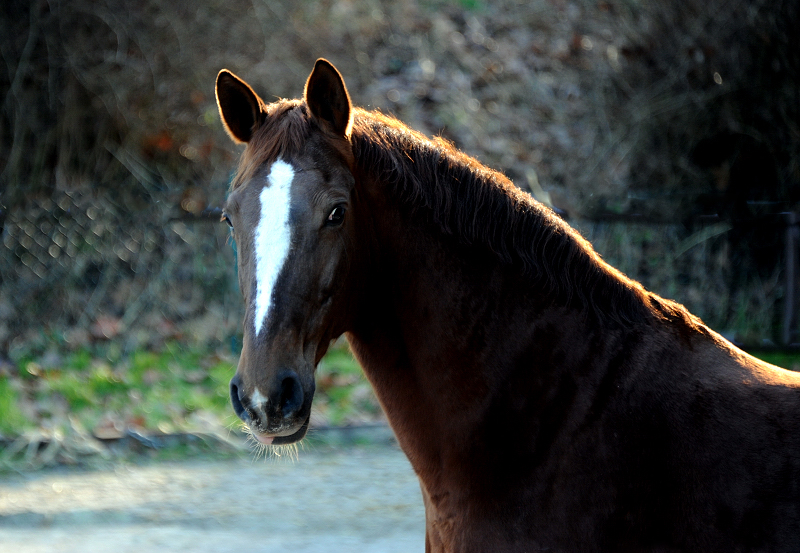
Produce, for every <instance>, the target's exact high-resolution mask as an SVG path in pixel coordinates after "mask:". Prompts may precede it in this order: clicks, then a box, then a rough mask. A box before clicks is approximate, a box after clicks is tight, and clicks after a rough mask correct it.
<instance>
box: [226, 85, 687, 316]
mask: <svg viewBox="0 0 800 553" xmlns="http://www.w3.org/2000/svg"><path fill="white" fill-rule="evenodd" d="M267 109H268V111H267V114H266V116H265V120H264V121H263V122H262V124H261V126H260V127H259V129H258V130H257V131H256V133H255V134H254V136H253V138H252V140H251V141H250V143H249V144H248V147H247V148H246V150H245V152H244V154H243V155H242V160H241V162H240V166H239V171H238V172H237V175H236V177H235V178H234V181H233V184H232V188H236V187H237V186H239V185H241V184H242V183H243V182H246V181H247V180H249V179H250V178H252V176H253V175H254V173H255V172H256V171H257V170H258V168H259V167H260V166H262V165H263V164H264V163H267V162H269V161H271V160H275V159H277V158H279V157H293V156H294V155H298V154H300V153H301V152H302V150H303V147H304V144H305V142H306V140H307V138H308V137H309V136H310V134H311V132H312V130H313V128H314V124H313V123H312V121H311V118H310V116H309V114H308V110H307V106H306V105H305V104H304V103H303V102H302V101H300V100H280V101H278V102H276V103H273V104H270V105H269V106H267ZM351 143H352V146H353V154H354V157H355V160H356V166H357V169H359V170H360V171H362V172H364V174H368V175H371V176H373V177H374V178H375V179H376V180H378V181H379V182H381V183H383V184H385V185H387V187H388V190H389V192H390V193H392V194H393V195H394V196H395V197H396V198H397V199H398V200H399V201H400V202H401V203H402V204H403V205H405V206H407V207H409V208H410V209H411V210H413V211H414V212H416V213H420V214H423V216H425V217H427V218H428V220H429V221H430V223H432V224H433V225H434V227H438V228H439V229H440V230H441V232H442V233H444V234H446V235H449V236H453V237H456V238H457V239H458V240H460V241H461V242H463V243H466V244H475V245H481V246H483V247H485V248H488V249H489V250H490V251H491V252H493V253H494V255H496V256H497V258H498V259H499V260H500V261H501V262H502V263H505V264H509V265H517V266H519V267H520V268H521V270H522V271H523V272H524V274H526V275H527V276H528V278H529V279H530V281H531V284H532V286H536V287H537V288H539V289H540V290H541V291H542V293H545V294H550V295H551V296H552V297H554V298H557V299H558V301H559V303H562V304H564V305H577V306H579V307H580V308H583V309H585V310H586V311H587V313H589V314H590V315H592V316H593V317H594V318H596V319H597V320H599V321H603V322H606V323H616V324H621V325H623V326H628V325H631V324H641V323H645V322H647V321H651V320H654V319H666V320H670V321H673V322H675V323H678V324H679V325H681V326H682V327H683V328H688V327H691V328H698V327H702V326H703V325H702V322H701V321H700V320H699V319H698V318H697V317H695V316H694V315H691V314H690V313H689V312H688V311H687V310H686V309H685V308H684V307H683V306H682V305H680V304H678V303H676V302H673V301H670V300H665V299H663V298H661V297H659V296H657V295H655V294H653V293H650V292H648V291H646V290H645V289H644V288H643V287H642V285H641V284H639V283H638V282H636V281H635V280H632V279H629V278H628V277H626V276H625V275H624V274H622V273H621V272H620V271H618V270H617V269H615V268H614V267H612V266H611V265H609V264H608V263H606V262H605V261H603V260H602V258H601V257H600V255H599V254H598V253H597V252H595V250H594V248H593V247H592V246H591V244H590V243H589V242H588V241H587V240H585V239H584V238H583V237H582V236H581V235H580V234H579V233H578V232H577V231H575V230H574V229H573V228H572V227H570V226H569V225H568V224H566V223H565V222H564V221H563V220H561V219H560V218H559V217H558V216H557V215H555V214H554V213H553V211H552V210H550V209H549V208H547V207H545V206H544V205H542V204H541V203H539V202H537V201H536V200H534V199H533V198H532V197H531V196H530V194H528V193H527V192H524V191H522V190H521V189H520V188H518V187H517V186H515V185H514V184H513V183H512V182H511V181H510V180H509V179H508V178H507V177H506V176H505V175H503V174H502V173H499V172H497V171H494V170H492V169H489V168H488V167H486V166H485V165H483V164H481V163H480V162H479V161H478V160H476V159H475V158H473V157H470V156H468V155H466V154H464V153H463V152H460V151H459V150H457V149H456V148H455V147H454V146H453V145H452V144H451V143H449V142H448V141H446V140H444V139H442V138H439V137H436V138H428V137H426V136H425V135H423V134H422V133H419V132H417V131H414V130H413V129H410V128H409V127H407V126H406V125H405V124H403V123H402V122H400V121H398V120H397V119H395V118H393V117H389V116H387V115H384V114H382V113H380V112H377V111H367V110H364V109H360V108H354V121H353V130H352V134H351Z"/></svg>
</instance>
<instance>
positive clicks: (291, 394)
mask: <svg viewBox="0 0 800 553" xmlns="http://www.w3.org/2000/svg"><path fill="white" fill-rule="evenodd" d="M279 402H280V403H279V405H280V410H281V414H282V415H283V417H284V418H289V417H291V416H293V415H295V414H296V413H297V412H298V411H299V410H300V408H301V407H302V406H303V387H302V386H301V385H300V381H299V380H298V378H297V377H296V376H295V375H289V376H287V377H286V378H284V379H283V380H282V381H281V395H280V398H279Z"/></svg>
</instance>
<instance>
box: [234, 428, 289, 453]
mask: <svg viewBox="0 0 800 553" xmlns="http://www.w3.org/2000/svg"><path fill="white" fill-rule="evenodd" d="M242 426H243V428H244V429H245V430H246V431H247V442H248V443H249V444H251V445H252V446H254V447H253V453H254V457H253V460H254V461H258V460H259V459H260V458H261V457H263V458H264V459H265V460H266V459H276V458H280V459H283V458H284V457H286V459H288V460H289V461H298V460H300V453H299V449H298V447H297V444H296V443H293V444H280V445H266V444H262V443H261V442H259V441H258V440H257V439H256V437H255V436H253V433H252V431H251V430H250V428H249V427H247V425H242Z"/></svg>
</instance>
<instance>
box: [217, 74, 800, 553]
mask: <svg viewBox="0 0 800 553" xmlns="http://www.w3.org/2000/svg"><path fill="white" fill-rule="evenodd" d="M216 96H217V102H218V107H219V111H220V114H221V118H222V121H223V123H224V127H225V129H226V130H227V132H228V134H229V135H230V136H231V138H232V139H233V140H234V141H235V142H237V143H239V144H245V148H244V150H243V152H242V155H241V159H240V162H239V167H238V171H237V173H236V175H235V177H234V179H233V181H232V183H231V188H230V191H229V196H228V198H227V200H226V203H225V206H224V215H223V220H224V221H225V222H226V223H227V224H229V225H230V226H231V227H232V229H233V231H232V232H233V236H234V239H235V241H236V244H237V264H238V276H239V285H240V288H241V293H242V295H243V298H244V304H245V314H244V321H243V345H242V350H241V356H240V359H239V362H238V367H237V370H236V374H235V376H234V377H233V379H232V380H231V383H230V396H231V402H232V404H233V409H234V411H235V412H236V414H237V415H238V416H239V417H240V418H241V419H242V420H243V421H244V423H246V425H247V427H248V428H249V430H250V432H251V433H252V436H253V437H254V438H255V439H256V440H258V441H259V442H261V443H262V444H268V445H277V444H292V443H295V442H297V441H298V440H300V439H301V438H303V437H304V436H305V434H306V431H307V430H308V426H309V418H310V412H311V402H312V398H313V396H314V389H315V388H314V386H315V385H314V371H315V367H316V366H317V363H318V362H319V361H320V359H321V358H322V357H323V355H325V352H326V350H327V349H328V348H329V346H330V344H331V343H332V341H333V340H335V339H337V338H338V337H340V336H342V335H344V336H345V337H346V339H347V341H348V342H349V344H350V347H351V349H352V351H353V353H354V355H355V357H356V358H357V360H358V361H359V363H360V365H361V366H362V368H363V371H364V373H365V375H366V377H367V378H368V380H369V381H370V383H371V385H372V387H373V388H374V390H375V393H376V396H377V398H378V400H379V402H380V404H381V406H382V408H383V410H384V412H385V414H386V417H387V419H388V422H389V424H390V426H391V428H392V429H393V431H394V433H395V435H396V438H397V441H398V444H399V446H400V447H401V448H402V450H403V451H404V452H405V454H406V455H407V457H408V459H409V461H410V463H411V466H412V467H413V469H414V471H415V472H416V474H417V476H418V477H419V481H420V486H421V490H422V499H423V502H424V505H425V520H426V522H425V550H426V551H427V552H477V551H486V552H523V551H551V552H552V551H563V552H576V551H580V552H601V551H602V552H605V551H614V552H620V551H631V552H633V551H637V552H638V551H651V552H677V551H686V552H688V551H704V552H714V551H719V552H723V551H724V552H731V551H800V376H799V375H798V374H796V373H793V372H791V371H787V370H784V369H781V368H778V367H774V366H771V365H768V364H766V363H763V362H762V361H759V360H758V359H756V358H754V357H751V356H750V355H748V354H747V353H744V352H743V351H740V350H739V349H737V348H736V347H734V346H733V345H732V344H731V343H729V342H728V341H726V340H725V339H724V338H722V337H721V336H720V335H719V334H717V333H716V332H714V331H712V330H711V329H709V328H708V327H707V326H706V325H704V324H703V322H702V321H701V320H700V319H699V318H697V317H695V316H693V315H692V314H690V313H689V312H688V311H687V310H686V309H685V308H684V307H683V306H682V305H680V304H678V303H676V302H673V301H670V300H667V299H664V298H661V297H659V296H658V295H656V294H654V293H652V292H649V291H647V290H645V289H644V288H643V286H642V285H641V284H639V283H638V282H636V281H634V280H631V279H629V278H627V277H626V276H625V275H623V274H622V273H620V272H619V271H617V270H616V269H614V268H612V267H611V266H610V265H609V264H607V263H606V262H605V261H603V260H602V259H601V257H600V256H599V255H598V254H597V253H596V252H595V251H594V250H593V248H592V247H591V245H590V244H589V243H588V242H587V241H586V240H585V239H583V238H582V237H581V235H580V234H579V233H578V232H577V231H575V230H573V229H572V228H571V227H570V226H569V225H568V224H567V223H566V222H565V221H563V220H562V219H561V218H559V217H557V216H556V215H554V213H553V212H552V211H551V210H550V209H548V208H547V207H545V206H543V205H542V204H540V203H538V202H537V201H535V200H534V199H533V198H532V197H531V196H530V195H529V194H527V193H525V192H523V191H521V190H520V189H519V188H517V187H516V186H515V185H514V184H512V183H511V181H510V180H509V179H507V178H506V177H505V176H503V175H502V174H501V173H499V172H496V171H493V170H491V169H489V168H487V167H486V166H484V165H482V164H481V163H479V162H478V161H477V160H475V159H474V158H472V157H469V156H468V155H466V154H464V153H462V152H460V151H458V150H457V149H456V148H455V147H454V146H453V145H452V144H451V143H449V142H447V141H446V140H443V139H441V138H428V137H426V136H424V135H423V134H421V133H419V132H416V131H414V130H412V129H410V128H408V127H407V126H406V125H404V124H403V123H401V122H399V121H398V120H396V119H394V118H392V117H390V116H388V115H385V114H382V113H380V112H377V111H368V110H365V109H360V108H356V107H353V105H352V103H351V100H350V95H349V93H348V90H347V87H346V85H345V83H344V80H343V78H342V76H341V74H340V73H339V71H338V70H337V69H336V68H335V67H334V66H333V65H332V64H331V63H330V62H328V61H326V60H324V59H319V60H318V61H317V62H316V64H315V65H314V68H313V70H312V71H311V73H310V75H309V77H308V80H307V81H306V83H305V89H304V93H303V96H302V98H299V99H283V100H277V101H275V102H273V103H269V104H267V103H265V102H264V101H263V100H262V99H261V98H260V97H259V96H258V95H257V94H256V93H255V92H254V90H253V89H252V88H251V87H250V86H249V85H248V84H247V83H246V82H245V81H243V80H241V79H240V78H238V77H237V76H235V75H234V74H233V73H232V72H230V71H228V70H222V71H221V72H220V73H219V75H218V76H217V81H216ZM302 493H303V490H298V494H299V495H300V494H302ZM250 507H251V508H253V507H254V506H250Z"/></svg>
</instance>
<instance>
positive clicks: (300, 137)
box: [231, 100, 312, 189]
mask: <svg viewBox="0 0 800 553" xmlns="http://www.w3.org/2000/svg"><path fill="white" fill-rule="evenodd" d="M266 109H267V111H266V113H265V114H263V116H262V119H261V121H260V124H259V127H258V129H257V130H256V131H255V132H254V133H253V137H252V138H251V139H250V142H248V144H247V147H246V148H245V150H244V153H242V157H241V159H240V161H239V168H238V170H237V171H236V176H235V177H234V179H233V182H232V183H231V189H236V188H238V187H239V186H241V185H242V184H244V183H246V182H247V181H249V180H250V179H252V178H253V176H254V175H255V173H256V172H257V171H258V169H259V168H260V167H263V166H264V165H265V164H268V163H271V162H273V161H275V160H276V159H278V158H284V159H287V158H291V157H294V156H296V155H298V154H300V152H302V150H303V147H304V146H305V143H306V142H307V141H308V137H309V136H310V134H311V129H312V127H311V123H310V119H309V116H308V113H307V111H306V109H305V104H304V103H303V102H302V101H301V100H278V101H277V102H274V103H272V104H269V105H267V106H266Z"/></svg>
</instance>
